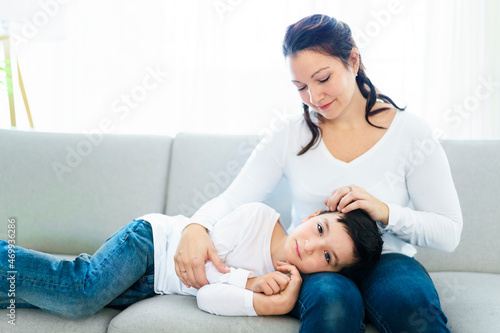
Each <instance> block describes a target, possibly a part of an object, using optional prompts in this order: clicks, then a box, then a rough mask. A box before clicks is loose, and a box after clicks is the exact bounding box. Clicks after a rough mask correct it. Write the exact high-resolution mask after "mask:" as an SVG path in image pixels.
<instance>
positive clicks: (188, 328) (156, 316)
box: [108, 295, 300, 333]
mask: <svg viewBox="0 0 500 333" xmlns="http://www.w3.org/2000/svg"><path fill="white" fill-rule="evenodd" d="M299 326H300V323H299V321H298V320H297V319H295V318H292V317H289V316H263V317H222V316H216V315H213V314H209V313H206V312H203V311H201V310H200V309H198V306H197V305H196V298H195V297H192V296H179V295H164V296H155V297H153V298H149V299H147V300H143V301H140V302H138V303H135V304H133V305H131V306H130V307H128V308H127V309H125V310H123V311H122V312H121V313H120V314H119V315H118V316H116V317H115V318H114V319H113V320H112V321H111V323H110V324H109V329H108V333H126V332H127V333H136V332H176V333H181V332H186V333H191V332H203V333H210V332H213V333H220V332H274V333H277V332H298V331H299Z"/></svg>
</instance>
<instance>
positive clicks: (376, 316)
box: [365, 300, 391, 333]
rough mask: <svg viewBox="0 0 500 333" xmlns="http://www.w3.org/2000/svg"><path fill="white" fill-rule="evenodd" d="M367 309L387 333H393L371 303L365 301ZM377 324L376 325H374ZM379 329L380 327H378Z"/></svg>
mask: <svg viewBox="0 0 500 333" xmlns="http://www.w3.org/2000/svg"><path fill="white" fill-rule="evenodd" d="M365 308H366V311H368V312H369V313H370V314H371V315H372V317H373V318H374V319H375V320H376V321H377V323H378V324H379V325H380V326H381V327H382V328H383V329H384V331H385V332H388V333H389V332H391V330H390V329H389V327H388V325H387V324H386V323H385V322H384V321H383V320H382V316H380V315H379V314H378V313H377V312H376V311H375V309H374V308H373V307H372V306H371V305H370V304H369V302H368V301H367V300H365ZM373 324H375V323H373ZM377 329H378V327H377Z"/></svg>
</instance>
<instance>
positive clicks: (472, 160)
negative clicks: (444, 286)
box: [416, 140, 500, 273]
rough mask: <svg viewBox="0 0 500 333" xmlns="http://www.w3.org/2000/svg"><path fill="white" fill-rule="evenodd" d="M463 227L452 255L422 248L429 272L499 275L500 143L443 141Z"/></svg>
mask: <svg viewBox="0 0 500 333" xmlns="http://www.w3.org/2000/svg"><path fill="white" fill-rule="evenodd" d="M441 144H442V146H443V148H444V150H445V152H446V155H447V156H448V161H449V163H450V168H451V172H452V175H453V181H454V182H455V187H456V189H457V192H458V197H459V200H460V206H461V207H462V215H463V219H464V227H463V231H462V238H461V241H460V244H459V245H458V247H457V249H456V250H455V251H454V252H453V253H445V252H443V251H437V250H431V249H424V248H419V249H418V253H417V256H416V258H417V259H418V260H420V261H421V262H422V263H423V264H424V266H425V267H426V268H427V269H428V270H430V271H449V270H453V271H470V272H490V273H500V204H499V200H500V171H499V168H498V166H499V165H500V140H442V141H441Z"/></svg>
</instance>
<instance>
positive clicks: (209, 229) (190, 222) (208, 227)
mask: <svg viewBox="0 0 500 333" xmlns="http://www.w3.org/2000/svg"><path fill="white" fill-rule="evenodd" d="M193 223H196V224H199V225H201V226H203V227H204V228H205V229H207V230H208V231H212V229H213V227H214V226H213V225H211V224H210V223H209V222H207V221H199V220H197V221H193V220H192V219H188V221H187V222H186V224H185V225H184V226H183V227H182V230H184V228H186V227H187V226H188V225H190V224H193Z"/></svg>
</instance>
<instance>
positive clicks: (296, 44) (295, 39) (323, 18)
mask: <svg viewBox="0 0 500 333" xmlns="http://www.w3.org/2000/svg"><path fill="white" fill-rule="evenodd" d="M353 48H356V49H357V46H356V42H354V39H353V38H352V34H351V29H350V28H349V26H348V25H347V24H345V23H344V22H341V21H338V20H336V19H335V18H333V17H329V16H327V15H320V14H316V15H311V16H308V17H305V18H303V19H301V20H300V21H298V22H297V23H294V24H292V25H290V26H289V27H288V28H287V31H286V34H285V38H284V39H283V55H284V56H285V58H286V57H289V56H293V55H295V54H297V53H298V52H299V51H302V50H312V51H316V52H320V53H322V54H325V55H330V56H332V57H335V58H337V59H339V60H340V61H342V63H343V64H344V66H345V67H346V68H348V66H349V60H350V56H351V51H352V49H353ZM356 83H357V85H358V87H359V90H360V91H361V94H362V95H363V97H364V98H366V99H367V103H366V108H365V119H366V121H367V122H368V123H369V124H370V125H372V126H374V127H377V128H382V127H380V126H376V125H374V124H372V123H371V122H370V120H369V119H368V116H369V115H374V114H377V113H379V112H382V111H385V110H388V109H389V108H387V107H384V108H380V109H376V110H372V108H373V106H374V105H375V102H376V101H377V99H381V100H383V101H384V102H386V103H390V104H392V105H393V106H394V107H395V108H396V109H398V110H400V111H403V110H404V109H405V108H400V107H398V106H397V105H396V104H395V103H394V102H393V101H392V99H390V98H389V97H388V96H386V95H383V94H381V93H380V92H379V91H378V90H377V88H376V87H375V86H374V85H373V83H372V82H371V81H370V79H369V78H368V76H366V73H365V67H364V66H363V62H362V61H361V55H359V70H358V75H357V76H356ZM302 105H303V108H304V119H305V121H306V124H307V126H308V127H309V129H310V130H311V133H312V139H311V141H309V143H308V144H307V145H306V146H305V147H303V148H302V150H301V151H300V152H299V153H298V154H297V155H302V154H304V153H305V152H307V151H308V150H309V149H310V148H311V147H312V146H314V145H315V144H316V142H317V141H318V139H319V136H320V132H321V130H320V128H319V126H318V125H316V124H315V123H313V122H312V120H311V117H310V115H309V106H308V105H307V104H305V103H303V104H302ZM318 119H319V121H322V120H323V117H322V116H321V115H320V114H318Z"/></svg>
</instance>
